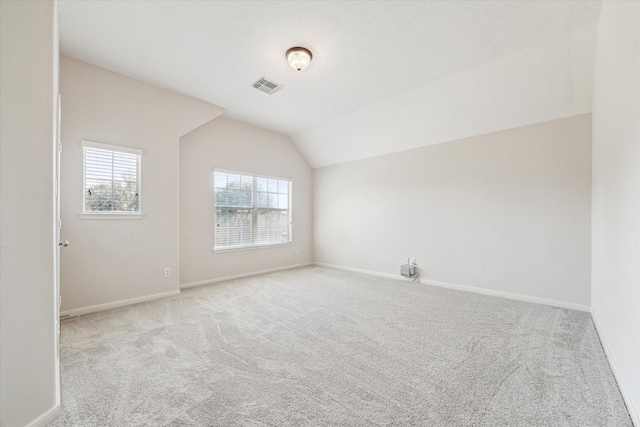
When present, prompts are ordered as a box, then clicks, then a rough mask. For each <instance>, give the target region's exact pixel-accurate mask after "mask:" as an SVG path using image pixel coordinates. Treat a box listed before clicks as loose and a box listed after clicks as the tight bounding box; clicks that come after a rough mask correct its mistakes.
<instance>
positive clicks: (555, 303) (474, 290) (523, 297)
mask: <svg viewBox="0 0 640 427" xmlns="http://www.w3.org/2000/svg"><path fill="white" fill-rule="evenodd" d="M420 283H424V284H425V285H431V286H438V287H440V288H447V289H454V290H456V291H464V292H472V293H474V294H482V295H489V296H492V297H499V298H507V299H512V300H516V301H525V302H532V303H534V304H543V305H550V306H553V307H559V308H568V309H570V310H578V311H586V312H589V310H590V308H589V306H588V305H582V304H574V303H572V302H564V301H558V300H553V299H546V298H539V297H532V296H529V295H523V294H515V293H511V292H503V291H496V290H493V289H485V288H477V287H475V286H466V285H456V284H453V283H446V282H438V281H435V280H427V279H420Z"/></svg>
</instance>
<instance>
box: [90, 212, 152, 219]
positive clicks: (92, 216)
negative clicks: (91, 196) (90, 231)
mask: <svg viewBox="0 0 640 427" xmlns="http://www.w3.org/2000/svg"><path fill="white" fill-rule="evenodd" d="M79 215H80V219H118V220H121V219H142V218H144V214H127V213H110V214H101V213H100V214H99V213H81V214H79Z"/></svg>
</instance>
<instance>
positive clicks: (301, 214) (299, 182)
mask: <svg viewBox="0 0 640 427" xmlns="http://www.w3.org/2000/svg"><path fill="white" fill-rule="evenodd" d="M214 167H219V168H225V169H230V170H236V171H241V172H253V173H257V174H264V175H272V176H279V177H284V178H292V179H293V196H292V197H293V223H294V228H293V244H292V245H290V246H281V247H270V248H262V249H252V250H245V251H235V252H225V253H215V254H214V253H213V252H212V251H211V249H212V247H213V168H214ZM311 179H312V174H311V169H310V167H309V165H308V163H307V162H306V160H304V158H303V157H302V155H301V154H300V153H299V151H298V149H297V148H296V146H295V145H294V144H293V143H292V142H291V140H290V139H289V138H288V137H286V136H283V135H280V134H278V133H274V132H270V131H267V130H264V129H260V128H257V127H254V126H251V125H248V124H245V123H242V122H238V121H236V120H232V119H229V118H226V117H220V118H217V119H215V120H213V121H211V122H209V123H207V124H205V125H204V126H202V127H200V128H198V129H196V130H194V131H193V132H191V133H189V134H188V135H185V136H183V137H182V138H180V283H181V284H185V285H188V284H192V283H194V282H203V281H208V280H214V279H219V278H222V277H228V276H234V275H239V274H246V273H250V272H255V271H261V270H268V269H273V268H279V267H285V266H291V265H296V264H301V263H307V262H310V261H311V260H312V259H311V219H312V217H311V201H312V200H311V191H312V185H311ZM296 253H297V254H296Z"/></svg>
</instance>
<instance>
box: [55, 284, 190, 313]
mask: <svg viewBox="0 0 640 427" xmlns="http://www.w3.org/2000/svg"><path fill="white" fill-rule="evenodd" d="M175 295H180V289H177V290H175V291H169V292H162V293H159V294H152V295H146V296H143V297H138V298H131V299H124V300H120V301H114V302H108V303H106V304H98V305H90V306H88V307H83V308H74V309H72V310H66V311H63V312H62V313H60V316H69V317H74V316H81V315H83V314H89V313H95V312H97V311H103V310H109V309H111V308H118V307H125V306H127V305H132V304H138V303H141V302H146V301H152V300H154V299H160V298H167V297H172V296H175Z"/></svg>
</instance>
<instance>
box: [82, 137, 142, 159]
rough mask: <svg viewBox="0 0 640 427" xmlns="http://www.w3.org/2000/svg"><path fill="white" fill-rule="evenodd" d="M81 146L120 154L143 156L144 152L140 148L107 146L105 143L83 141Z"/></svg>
mask: <svg viewBox="0 0 640 427" xmlns="http://www.w3.org/2000/svg"><path fill="white" fill-rule="evenodd" d="M80 144H81V145H82V146H83V147H89V148H97V149H98V150H108V151H118V152H120V153H129V154H136V155H138V156H142V154H143V151H142V150H141V149H139V148H132V147H123V146H121V145H113V144H105V143H103V142H95V141H87V140H86V139H83V140H82V141H81V142H80Z"/></svg>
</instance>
